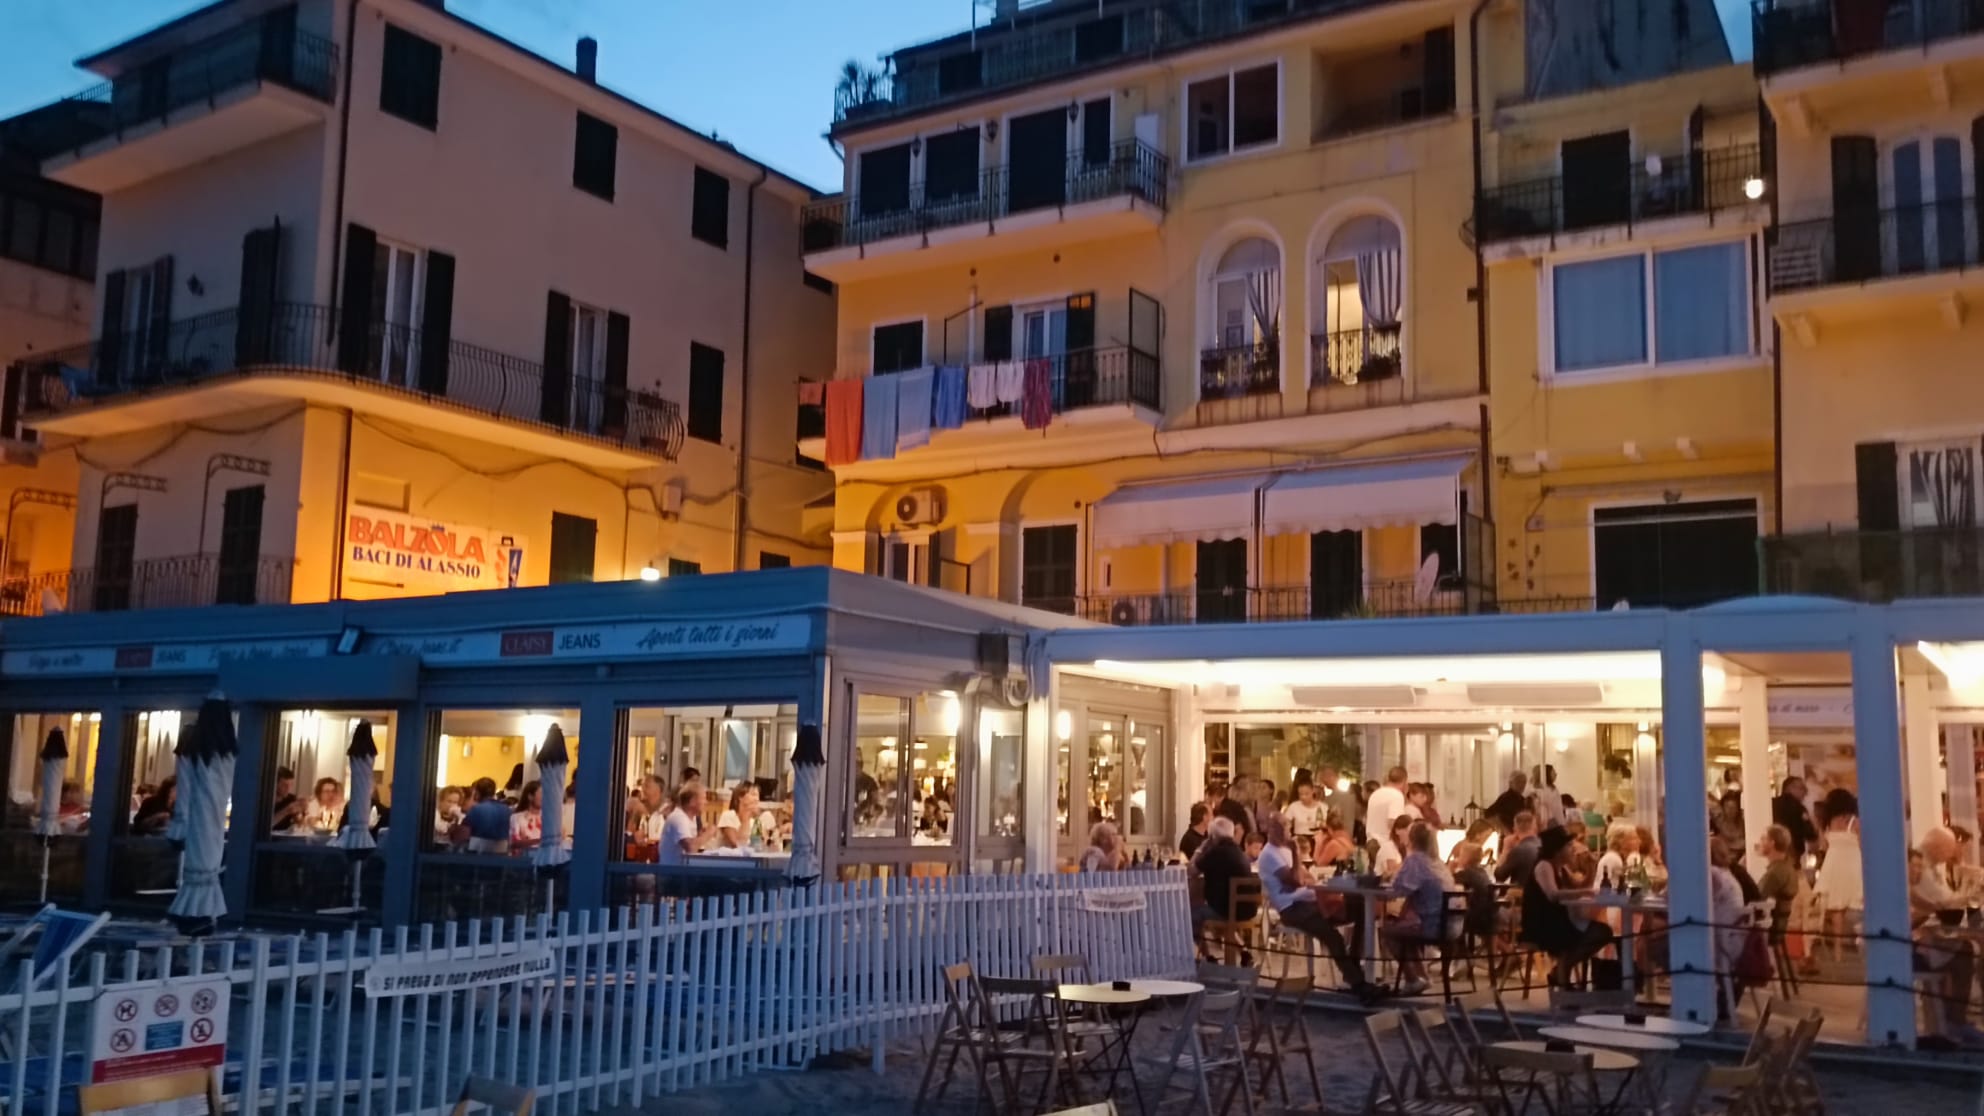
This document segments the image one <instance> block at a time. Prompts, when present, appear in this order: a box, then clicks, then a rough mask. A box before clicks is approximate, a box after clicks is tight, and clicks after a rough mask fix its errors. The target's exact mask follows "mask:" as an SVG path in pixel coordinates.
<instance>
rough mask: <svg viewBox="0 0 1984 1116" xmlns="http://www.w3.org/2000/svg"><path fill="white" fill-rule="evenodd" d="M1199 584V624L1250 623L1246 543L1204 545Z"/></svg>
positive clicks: (1216, 541)
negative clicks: (1248, 621)
mask: <svg viewBox="0 0 1984 1116" xmlns="http://www.w3.org/2000/svg"><path fill="white" fill-rule="evenodd" d="M1197 581H1198V585H1197V591H1198V621H1199V623H1201V624H1223V623H1231V622H1238V621H1242V620H1245V619H1247V540H1246V539H1214V540H1212V541H1210V542H1201V543H1200V544H1199V550H1198V578H1197Z"/></svg>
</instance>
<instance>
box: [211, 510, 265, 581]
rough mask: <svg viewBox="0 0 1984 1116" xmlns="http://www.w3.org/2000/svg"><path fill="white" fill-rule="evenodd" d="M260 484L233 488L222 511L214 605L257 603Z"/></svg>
mask: <svg viewBox="0 0 1984 1116" xmlns="http://www.w3.org/2000/svg"><path fill="white" fill-rule="evenodd" d="M263 495H264V491H263V488H262V486H261V485H259V484H257V485H250V486H248V487H246V488H230V489H228V490H227V496H226V497H225V498H224V499H223V500H222V503H221V513H220V565H219V569H218V571H217V576H216V578H215V585H214V603H215V604H254V603H255V602H256V599H257V593H256V590H257V589H258V588H259V585H258V582H259V581H260V580H261V579H260V577H258V576H257V575H258V573H259V572H260V570H261V566H262V498H263Z"/></svg>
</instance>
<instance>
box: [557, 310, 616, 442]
mask: <svg viewBox="0 0 1984 1116" xmlns="http://www.w3.org/2000/svg"><path fill="white" fill-rule="evenodd" d="M606 317H607V314H606V311H605V310H603V309H601V308H599V307H597V306H590V305H587V304H585V303H582V302H576V301H575V302H573V303H572V317H571V326H570V333H569V334H568V336H569V338H570V340H569V345H570V347H571V352H572V363H571V367H570V369H569V372H570V375H569V376H568V377H567V380H568V382H567V384H566V390H567V391H568V392H570V394H571V401H572V403H571V410H570V411H569V412H568V413H567V417H568V418H569V419H570V422H571V427H572V429H574V430H583V431H591V432H597V431H598V429H599V424H600V421H601V419H602V418H603V417H604V414H605V407H604V405H603V404H604V396H605V393H606ZM588 334H590V339H591V342H592V345H591V352H590V353H588V352H587V350H586V348H585V347H584V345H583V344H582V341H584V340H585V339H586V338H587V335H588Z"/></svg>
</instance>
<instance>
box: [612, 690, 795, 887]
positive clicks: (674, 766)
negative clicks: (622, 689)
mask: <svg viewBox="0 0 1984 1116" xmlns="http://www.w3.org/2000/svg"><path fill="white" fill-rule="evenodd" d="M623 716H624V720H625V725H626V729H625V748H624V749H623V752H622V755H623V759H622V765H621V772H620V780H619V784H618V786H617V787H616V788H615V793H614V803H613V810H614V811H615V815H616V821H615V832H617V833H619V834H620V835H621V839H620V840H617V841H615V842H614V843H613V847H614V850H615V853H614V855H615V856H616V857H618V858H619V859H622V860H625V861H630V862H635V863H653V862H655V861H656V860H657V859H658V855H659V852H658V842H659V840H660V838H661V836H662V832H661V831H662V823H663V820H664V819H665V818H666V817H667V815H668V813H669V812H670V811H671V810H673V809H674V803H675V794H676V792H677V791H678V790H679V789H680V788H681V787H682V786H683V784H685V783H686V782H688V780H689V779H690V778H691V777H692V776H693V777H695V778H698V779H700V780H701V781H702V784H703V786H704V787H706V788H708V792H709V793H708V795H707V796H706V800H705V802H704V811H703V812H704V816H703V817H701V818H698V819H697V824H698V827H699V828H706V827H709V826H714V825H716V824H717V822H718V821H720V820H721V819H722V817H723V813H724V811H725V810H727V809H728V808H729V806H730V802H731V797H732V792H733V791H736V790H738V789H739V788H742V787H747V786H748V787H753V788H755V789H756V791H757V798H758V803H759V806H760V807H761V808H762V813H761V814H760V817H763V816H764V815H765V814H769V815H770V817H769V818H768V819H765V821H764V824H763V827H762V829H760V830H758V831H757V832H758V840H759V843H760V844H761V845H762V846H766V847H769V848H771V849H773V850H775V849H777V848H778V847H781V846H782V845H783V843H784V828H785V827H786V826H789V825H790V824H791V821H792V748H793V745H794V744H795V743H796V742H797V740H798V736H799V707H798V706H797V705H794V704H791V703H786V704H778V703H762V704H747V705H693V706H671V707H666V708H659V707H653V708H636V709H629V710H626V711H625V713H624V715H623ZM740 820H743V819H740ZM758 820H759V819H758V818H753V819H749V820H747V821H745V826H744V828H745V829H746V830H747V831H750V829H751V825H750V823H751V822H756V821H758ZM712 843H714V840H713V842H712Z"/></svg>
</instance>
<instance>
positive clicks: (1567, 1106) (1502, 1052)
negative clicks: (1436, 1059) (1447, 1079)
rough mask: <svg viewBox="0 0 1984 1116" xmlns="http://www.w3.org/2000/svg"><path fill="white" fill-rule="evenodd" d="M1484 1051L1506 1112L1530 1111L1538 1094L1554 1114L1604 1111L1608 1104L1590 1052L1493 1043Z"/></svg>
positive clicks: (1483, 1057)
mask: <svg viewBox="0 0 1984 1116" xmlns="http://www.w3.org/2000/svg"><path fill="white" fill-rule="evenodd" d="M1481 1055H1482V1066H1483V1068H1485V1069H1486V1070H1487V1072H1488V1079H1489V1080H1490V1081H1491V1082H1492V1083H1493V1084H1494V1086H1495V1090H1496V1093H1497V1095H1498V1096H1500V1097H1501V1101H1502V1105H1501V1107H1502V1110H1503V1111H1504V1112H1507V1113H1511V1114H1517V1113H1525V1112H1528V1111H1529V1104H1530V1102H1531V1101H1532V1100H1535V1099H1538V1098H1541V1099H1542V1101H1543V1108H1544V1111H1546V1112H1549V1113H1552V1114H1553V1116H1554V1114H1555V1113H1557V1112H1559V1111H1565V1110H1570V1111H1585V1112H1600V1111H1604V1110H1605V1109H1606V1108H1607V1107H1608V1106H1607V1105H1606V1103H1605V1095H1604V1094H1603V1093H1602V1092H1600V1091H1599V1086H1598V1073H1597V1071H1596V1070H1595V1069H1594V1068H1593V1066H1592V1062H1593V1058H1592V1056H1591V1055H1590V1054H1575V1053H1573V1054H1556V1053H1551V1052H1549V1051H1543V1050H1524V1049H1521V1048H1519V1047H1510V1046H1490V1047H1488V1048H1486V1049H1485V1050H1483V1051H1482V1052H1481ZM1511 1086H1513V1089H1512V1088H1511ZM1517 1097H1521V1098H1522V1104H1521V1105H1517V1104H1516V1098H1517Z"/></svg>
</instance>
